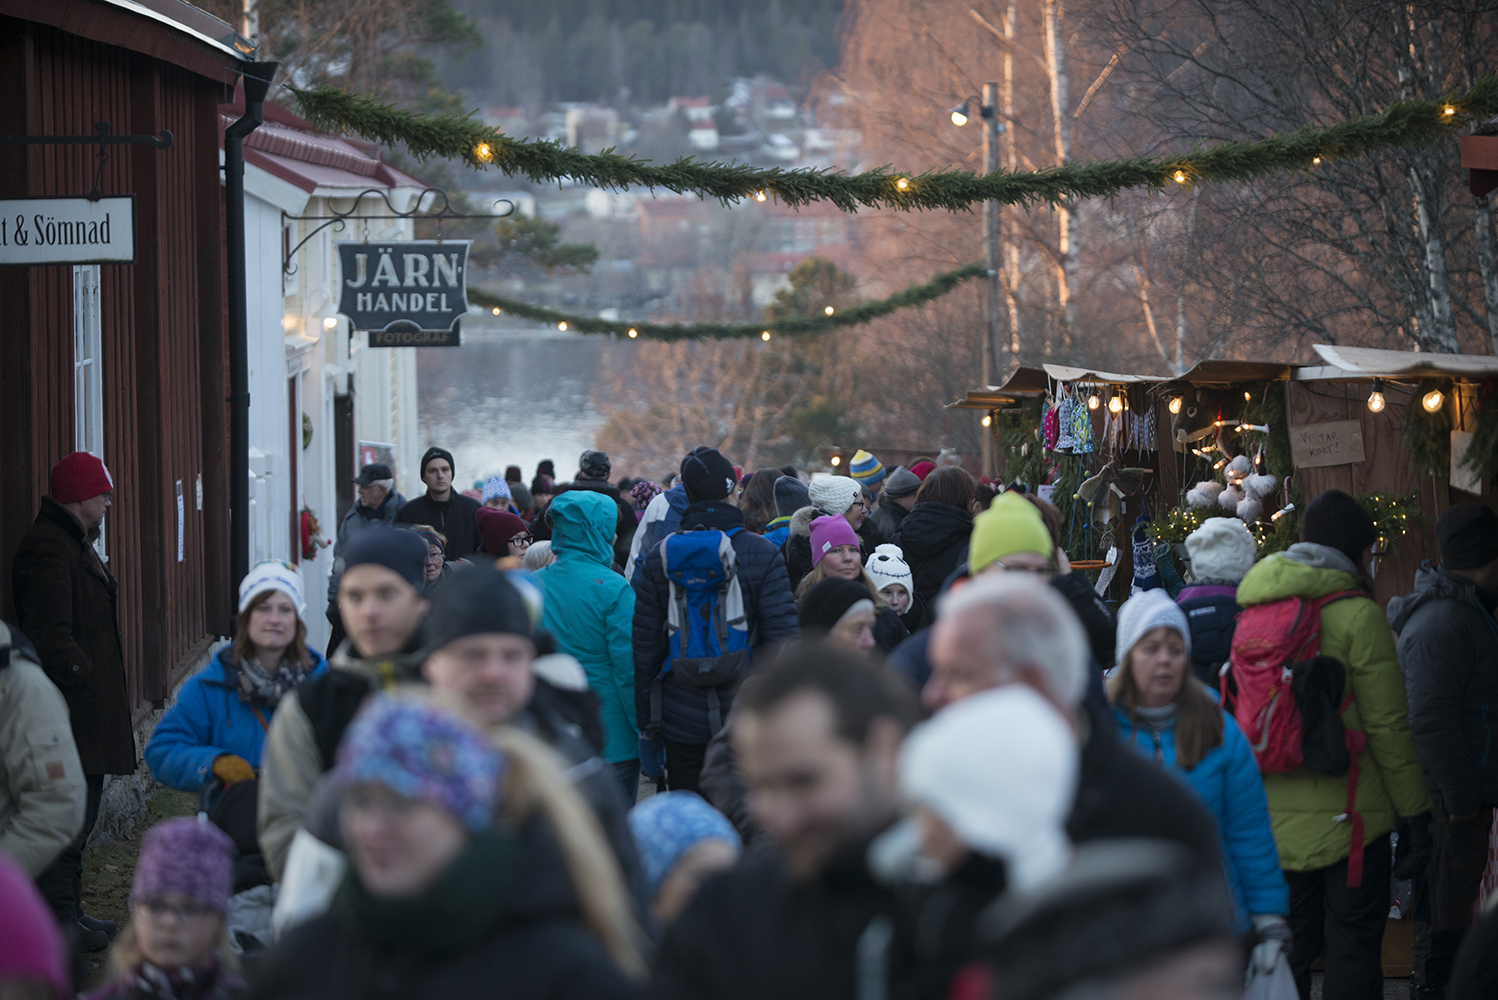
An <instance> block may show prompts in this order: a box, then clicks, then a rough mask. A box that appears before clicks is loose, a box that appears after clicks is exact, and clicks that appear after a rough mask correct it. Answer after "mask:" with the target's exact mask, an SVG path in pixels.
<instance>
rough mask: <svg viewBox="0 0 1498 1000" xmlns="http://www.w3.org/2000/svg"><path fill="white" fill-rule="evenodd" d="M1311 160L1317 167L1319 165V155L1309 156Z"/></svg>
mask: <svg viewBox="0 0 1498 1000" xmlns="http://www.w3.org/2000/svg"><path fill="white" fill-rule="evenodd" d="M1311 162H1312V163H1314V164H1315V165H1316V166H1318V167H1319V166H1321V157H1319V156H1313V157H1311Z"/></svg>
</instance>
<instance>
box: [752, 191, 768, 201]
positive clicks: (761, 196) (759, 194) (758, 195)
mask: <svg viewBox="0 0 1498 1000" xmlns="http://www.w3.org/2000/svg"><path fill="white" fill-rule="evenodd" d="M766 197H767V195H766V194H765V193H764V192H763V191H759V192H756V193H755V195H754V200H755V201H764V200H765V198H766Z"/></svg>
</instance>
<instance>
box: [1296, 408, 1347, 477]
mask: <svg viewBox="0 0 1498 1000" xmlns="http://www.w3.org/2000/svg"><path fill="white" fill-rule="evenodd" d="M1363 458H1364V455H1363V425H1362V424H1360V423H1358V421H1356V420H1334V421H1331V422H1329V423H1324V424H1306V425H1305V426H1304V427H1292V428H1290V460H1291V461H1292V462H1294V463H1295V467H1296V468H1297V469H1315V468H1320V467H1321V466H1324V465H1354V464H1356V463H1358V462H1361V461H1363Z"/></svg>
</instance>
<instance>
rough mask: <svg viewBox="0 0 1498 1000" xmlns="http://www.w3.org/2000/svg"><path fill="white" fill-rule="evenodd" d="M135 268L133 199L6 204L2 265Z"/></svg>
mask: <svg viewBox="0 0 1498 1000" xmlns="http://www.w3.org/2000/svg"><path fill="white" fill-rule="evenodd" d="M133 263H135V195H133V194H131V195H118V196H114V197H109V198H97V199H93V200H90V199H88V198H8V199H5V200H3V201H0V264H19V265H22V266H28V267H29V266H31V265H35V264H133Z"/></svg>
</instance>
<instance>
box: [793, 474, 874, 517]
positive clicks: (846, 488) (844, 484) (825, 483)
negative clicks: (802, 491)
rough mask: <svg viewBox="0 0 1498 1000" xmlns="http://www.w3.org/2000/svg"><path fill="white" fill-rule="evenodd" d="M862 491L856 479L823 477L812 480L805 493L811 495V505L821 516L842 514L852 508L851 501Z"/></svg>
mask: <svg viewBox="0 0 1498 1000" xmlns="http://www.w3.org/2000/svg"><path fill="white" fill-rule="evenodd" d="M862 489H863V487H861V486H859V485H858V480H856V479H850V478H848V477H847V476H823V477H822V478H821V479H813V480H812V481H811V485H810V486H808V487H807V488H806V491H807V492H808V493H809V494H810V495H811V505H812V506H813V507H815V508H816V509H817V510H819V511H821V512H822V513H823V514H842V513H845V512H846V511H847V510H848V508H849V507H851V506H853V501H855V500H857V499H858V494H859V493H860V492H861V491H862Z"/></svg>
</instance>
